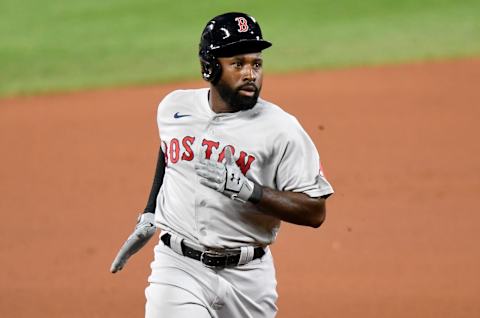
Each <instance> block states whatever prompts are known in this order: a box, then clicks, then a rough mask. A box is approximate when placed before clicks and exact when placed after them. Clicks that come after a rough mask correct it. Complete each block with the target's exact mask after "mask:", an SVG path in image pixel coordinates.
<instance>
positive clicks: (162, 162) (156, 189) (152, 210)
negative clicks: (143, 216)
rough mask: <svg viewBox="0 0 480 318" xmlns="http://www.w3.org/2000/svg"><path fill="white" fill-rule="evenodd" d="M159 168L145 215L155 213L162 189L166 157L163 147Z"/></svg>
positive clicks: (160, 152)
mask: <svg viewBox="0 0 480 318" xmlns="http://www.w3.org/2000/svg"><path fill="white" fill-rule="evenodd" d="M159 148H160V149H159V150H158V159H157V168H156V169H155V176H154V178H153V184H152V189H151V190H150V196H149V197H148V202H147V206H146V207H145V210H144V211H143V213H155V207H156V205H157V196H158V192H159V191H160V187H161V186H162V184H163V176H164V175H165V156H164V154H163V151H162V147H161V146H160V147H159Z"/></svg>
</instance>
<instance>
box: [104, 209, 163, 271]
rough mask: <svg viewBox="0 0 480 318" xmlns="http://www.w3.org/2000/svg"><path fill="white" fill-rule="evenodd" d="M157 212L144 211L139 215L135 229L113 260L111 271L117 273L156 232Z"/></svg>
mask: <svg viewBox="0 0 480 318" xmlns="http://www.w3.org/2000/svg"><path fill="white" fill-rule="evenodd" d="M156 229H157V228H156V227H155V214H153V213H143V214H141V215H140V216H139V218H138V221H137V225H136V226H135V230H134V231H133V233H132V234H131V235H130V236H129V237H128V239H127V241H126V242H125V243H124V244H123V246H122V247H121V248H120V250H119V251H118V253H117V256H116V257H115V259H114V260H113V263H112V266H111V267H110V272H112V273H116V272H118V271H119V270H121V269H122V268H123V266H125V264H126V263H127V260H128V259H129V258H130V256H132V255H133V254H135V253H136V252H138V251H139V250H140V249H141V248H142V247H143V246H144V245H145V244H147V242H148V241H149V240H150V238H151V237H152V236H153V234H155V231H156Z"/></svg>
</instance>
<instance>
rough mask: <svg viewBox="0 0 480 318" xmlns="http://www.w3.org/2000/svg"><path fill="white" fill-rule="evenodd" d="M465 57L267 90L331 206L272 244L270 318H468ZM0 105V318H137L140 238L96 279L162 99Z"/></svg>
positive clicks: (475, 306)
mask: <svg viewBox="0 0 480 318" xmlns="http://www.w3.org/2000/svg"><path fill="white" fill-rule="evenodd" d="M479 83H480V59H470V60H463V61H450V62H438V63H430V64H413V65H406V66H390V67H378V68H365V69H354V70H340V71H329V72H312V73H304V74H298V75H293V74H292V75H288V76H267V77H266V79H265V83H264V95H263V96H264V97H265V98H267V99H270V100H272V101H274V102H277V103H278V104H280V105H281V106H283V108H284V109H286V110H287V111H289V112H291V113H292V114H294V115H295V116H297V118H298V119H299V120H300V121H301V122H302V123H303V125H304V126H305V127H306V129H307V131H308V132H309V133H310V135H311V136H312V138H313V139H314V141H315V143H316V145H317V147H318V148H319V151H320V155H321V158H322V162H323V165H324V167H325V169H326V174H327V177H328V178H329V180H330V181H331V182H332V184H333V186H334V187H335V190H336V194H335V195H334V196H333V197H332V198H331V199H329V202H328V215H327V221H326V223H325V224H324V225H323V226H322V227H321V228H320V229H317V230H314V229H310V228H301V227H295V226H291V225H288V224H284V225H283V227H282V230H281V232H280V235H279V238H278V240H277V242H276V243H275V244H274V246H273V252H274V257H275V259H276V264H277V272H278V281H279V293H280V298H279V308H280V313H279V315H278V317H280V318H287V317H336V318H338V317H357V318H360V317H365V318H366V317H368V318H373V317H379V318H380V317H382V318H384V317H402V318H403V317H422V318H427V317H435V318H437V317H456V318H459V317H480V270H479V269H480V248H479V247H478V244H479V242H480V203H479V201H480V199H479V197H480V193H479V190H480V142H479V141H478V137H480V122H479V118H480V89H479ZM201 85H203V83H201V82H196V83H182V84H178V85H167V86H159V87H144V88H132V89H120V90H103V91H93V92H86V93H72V94H62V95H51V96H42V97H28V98H18V99H7V100H0V149H1V158H0V163H1V164H0V215H1V222H0V264H1V265H0V266H1V271H0V317H15V318H23V317H40V318H43V317H53V318H57V317H70V318H75V317H89V318H90V317H142V315H143V306H144V295H143V290H144V287H145V286H146V277H147V275H148V273H149V262H150V260H151V258H152V255H153V253H152V247H153V245H154V242H153V241H155V240H152V242H150V244H149V245H148V247H146V248H145V249H144V250H143V251H142V252H141V253H140V254H139V255H137V256H135V258H134V259H132V261H131V262H130V263H129V265H128V266H127V268H126V270H125V271H122V272H121V273H120V274H116V275H112V274H110V273H109V271H108V269H109V266H110V263H111V261H112V259H113V257H114V256H115V253H116V252H117V249H118V247H119V246H120V244H121V243H122V242H123V240H124V239H125V238H126V236H127V235H128V234H129V233H130V231H131V230H132V228H133V225H134V222H135V218H136V213H137V211H138V210H140V209H142V208H143V206H144V204H145V202H146V198H147V194H148V191H149V186H150V181H151V178H152V175H153V168H154V163H155V159H156V158H155V156H156V152H157V146H158V137H157V130H156V124H155V112H156V105H157V103H158V101H159V100H160V99H161V97H162V96H163V95H164V94H165V93H166V92H168V91H170V90H172V89H174V88H185V87H199V86H201Z"/></svg>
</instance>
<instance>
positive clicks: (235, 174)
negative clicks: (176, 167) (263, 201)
mask: <svg viewBox="0 0 480 318" xmlns="http://www.w3.org/2000/svg"><path fill="white" fill-rule="evenodd" d="M195 170H196V173H197V175H199V176H200V183H201V184H203V185H205V186H207V187H210V188H212V189H214V190H216V191H218V192H220V193H223V194H224V195H226V196H227V197H229V198H231V199H233V200H237V201H240V202H246V201H249V199H250V198H251V196H252V194H253V189H254V187H255V184H254V183H253V182H252V181H251V180H249V179H248V178H247V177H245V176H244V175H243V173H242V172H241V171H240V168H239V167H238V166H237V164H236V162H235V160H234V159H233V155H232V151H231V149H230V147H227V148H226V149H225V163H220V162H216V161H213V160H202V161H200V162H198V163H197V164H195Z"/></svg>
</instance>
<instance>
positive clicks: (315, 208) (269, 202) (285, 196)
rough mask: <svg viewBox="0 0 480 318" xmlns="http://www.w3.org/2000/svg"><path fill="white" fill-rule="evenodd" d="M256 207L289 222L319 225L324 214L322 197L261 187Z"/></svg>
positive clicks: (324, 208)
mask: <svg viewBox="0 0 480 318" xmlns="http://www.w3.org/2000/svg"><path fill="white" fill-rule="evenodd" d="M257 207H258V208H259V209H260V210H261V211H262V212H264V213H266V214H269V215H272V216H274V217H277V218H279V219H281V220H282V221H286V222H289V223H294V224H298V225H306V226H311V227H315V228H317V227H319V226H320V225H322V223H323V221H324V220H325V216H326V207H325V199H324V198H311V197H309V196H308V195H306V194H304V193H298V192H289V191H276V190H273V189H269V188H263V194H262V198H261V200H260V202H258V203H257Z"/></svg>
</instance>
